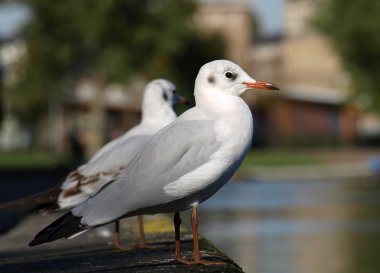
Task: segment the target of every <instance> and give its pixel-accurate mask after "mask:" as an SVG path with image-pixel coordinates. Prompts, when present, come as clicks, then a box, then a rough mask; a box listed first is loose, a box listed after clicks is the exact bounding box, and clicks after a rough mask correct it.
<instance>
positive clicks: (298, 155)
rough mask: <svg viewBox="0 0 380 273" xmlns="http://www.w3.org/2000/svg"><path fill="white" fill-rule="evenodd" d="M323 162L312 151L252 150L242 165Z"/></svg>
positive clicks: (290, 164) (289, 164)
mask: <svg viewBox="0 0 380 273" xmlns="http://www.w3.org/2000/svg"><path fill="white" fill-rule="evenodd" d="M318 163H323V161H322V160H321V159H320V158H318V157H317V156H315V155H313V153H310V152H309V153H306V152H300V151H295V150H256V151H255V150H253V151H251V152H249V153H248V155H247V156H246V158H245V159H244V161H243V168H244V167H251V166H268V167H270V166H294V165H310V164H318Z"/></svg>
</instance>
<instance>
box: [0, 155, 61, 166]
mask: <svg viewBox="0 0 380 273" xmlns="http://www.w3.org/2000/svg"><path fill="white" fill-rule="evenodd" d="M63 162H64V157H63V156H62V155H58V154H54V153H48V152H39V151H38V152H37V151H34V152H2V153H0V169H2V170H4V169H25V168H49V167H55V166H57V165H59V164H60V163H63Z"/></svg>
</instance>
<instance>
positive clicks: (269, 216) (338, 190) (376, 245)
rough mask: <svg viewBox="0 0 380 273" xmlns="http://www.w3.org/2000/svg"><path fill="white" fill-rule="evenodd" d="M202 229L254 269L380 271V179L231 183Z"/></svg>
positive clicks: (208, 210)
mask: <svg viewBox="0 0 380 273" xmlns="http://www.w3.org/2000/svg"><path fill="white" fill-rule="evenodd" d="M199 215H200V225H199V227H200V231H201V233H202V234H204V235H205V236H206V237H207V238H209V239H210V240H211V241H212V242H214V243H215V245H216V246H217V247H219V248H220V249H221V250H222V251H224V252H225V253H226V254H228V255H229V256H230V257H232V258H233V259H234V260H235V261H236V262H237V263H238V264H239V265H241V266H242V267H243V270H244V271H245V272H253V273H279V272H281V273H351V272H352V273H358V272H360V273H372V272H373V273H378V272H380V252H379V251H380V183H378V182H375V181H358V180H355V181H299V182H284V181H282V182H238V183H230V184H228V185H226V186H225V187H224V188H223V189H222V190H220V191H219V192H218V193H217V194H216V195H215V196H213V197H212V198H211V199H209V200H208V201H207V202H205V203H204V204H202V205H201V206H200V212H199Z"/></svg>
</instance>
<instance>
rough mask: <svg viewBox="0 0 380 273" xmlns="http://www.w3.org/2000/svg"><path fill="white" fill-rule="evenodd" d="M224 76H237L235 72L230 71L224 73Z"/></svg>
mask: <svg viewBox="0 0 380 273" xmlns="http://www.w3.org/2000/svg"><path fill="white" fill-rule="evenodd" d="M224 76H226V78H228V79H232V78H234V77H235V76H234V74H233V73H232V72H230V71H228V72H226V73H224Z"/></svg>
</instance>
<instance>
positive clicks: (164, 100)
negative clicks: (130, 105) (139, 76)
mask: <svg viewBox="0 0 380 273" xmlns="http://www.w3.org/2000/svg"><path fill="white" fill-rule="evenodd" d="M186 102H187V101H186V99H184V98H183V97H180V96H178V95H177V93H176V86H175V85H174V84H173V83H172V82H171V81H168V80H165V79H156V80H153V81H151V82H149V83H148V85H147V86H146V88H145V92H144V103H147V104H149V105H153V104H155V105H161V106H163V105H167V106H169V107H171V108H173V107H174V106H175V105H176V104H177V103H186Z"/></svg>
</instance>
